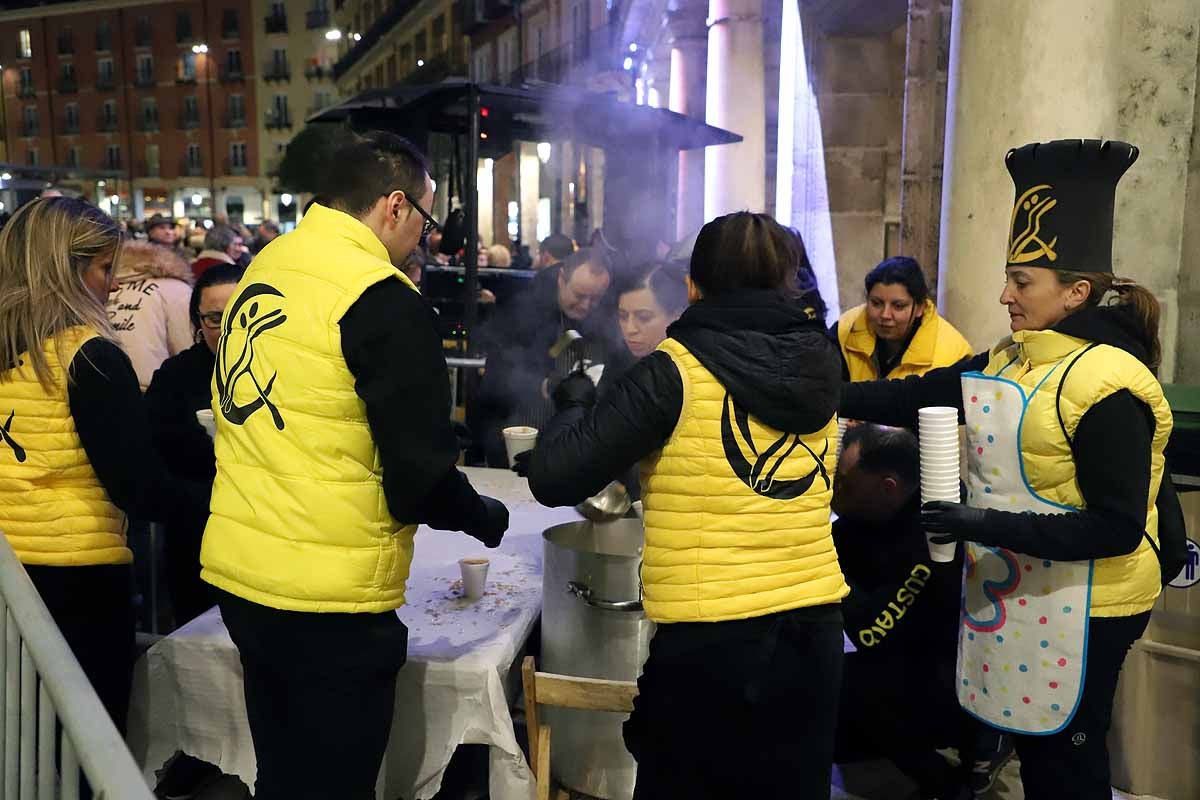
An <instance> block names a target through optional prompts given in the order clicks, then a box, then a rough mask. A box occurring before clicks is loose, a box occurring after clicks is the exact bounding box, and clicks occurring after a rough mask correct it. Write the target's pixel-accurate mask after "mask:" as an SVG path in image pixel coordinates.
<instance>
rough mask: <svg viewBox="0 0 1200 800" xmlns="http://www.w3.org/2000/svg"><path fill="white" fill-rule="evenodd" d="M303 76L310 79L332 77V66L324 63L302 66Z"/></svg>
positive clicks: (318, 79)
mask: <svg viewBox="0 0 1200 800" xmlns="http://www.w3.org/2000/svg"><path fill="white" fill-rule="evenodd" d="M304 77H306V78H308V79H309V80H310V81H320V80H325V79H326V78H332V77H333V68H332V67H330V66H327V65H325V64H309V65H308V66H307V67H305V68H304Z"/></svg>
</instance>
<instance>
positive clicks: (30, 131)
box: [21, 119, 39, 137]
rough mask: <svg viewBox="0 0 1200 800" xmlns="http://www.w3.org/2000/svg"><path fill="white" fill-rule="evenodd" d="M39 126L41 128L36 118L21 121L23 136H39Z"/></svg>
mask: <svg viewBox="0 0 1200 800" xmlns="http://www.w3.org/2000/svg"><path fill="white" fill-rule="evenodd" d="M38 128H39V125H38V121H37V120H36V119H26V120H22V121H21V135H22V136H26V137H29V136H37V135H38Z"/></svg>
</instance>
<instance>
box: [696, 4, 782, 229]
mask: <svg viewBox="0 0 1200 800" xmlns="http://www.w3.org/2000/svg"><path fill="white" fill-rule="evenodd" d="M765 84H766V76H765V72H764V69H763V20H762V0H709V4H708V81H707V86H706V90H707V91H706V97H705V118H706V119H707V121H708V124H709V125H715V126H716V127H718V128H725V129H726V130H730V131H733V132H734V133H737V134H740V135H741V136H742V141H741V142H738V143H737V144H726V145H721V146H720V147H710V148H707V149H706V150H705V153H704V218H705V219H712V218H713V217H716V216H720V215H721V214H728V213H729V212H731V211H740V210H743V209H748V210H750V211H762V210H763V209H764V208H766V200H767V198H766V191H767V187H766V177H767V174H766V172H767V167H766V154H767V142H766V138H767V133H766V127H767V123H766V86H765Z"/></svg>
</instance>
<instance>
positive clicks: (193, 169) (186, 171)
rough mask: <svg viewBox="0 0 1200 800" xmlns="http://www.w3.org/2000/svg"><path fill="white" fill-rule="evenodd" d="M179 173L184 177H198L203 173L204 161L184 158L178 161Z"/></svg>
mask: <svg viewBox="0 0 1200 800" xmlns="http://www.w3.org/2000/svg"><path fill="white" fill-rule="evenodd" d="M179 175H180V176H181V177H184V178H199V177H202V176H203V175H204V163H203V162H201V161H191V160H189V159H187V158H184V159H183V160H182V161H180V162H179Z"/></svg>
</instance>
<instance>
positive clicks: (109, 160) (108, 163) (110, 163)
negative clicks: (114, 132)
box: [104, 153, 121, 169]
mask: <svg viewBox="0 0 1200 800" xmlns="http://www.w3.org/2000/svg"><path fill="white" fill-rule="evenodd" d="M104 168H105V169H121V156H119V155H113V154H112V153H109V154H108V155H106V156H105V157H104Z"/></svg>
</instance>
